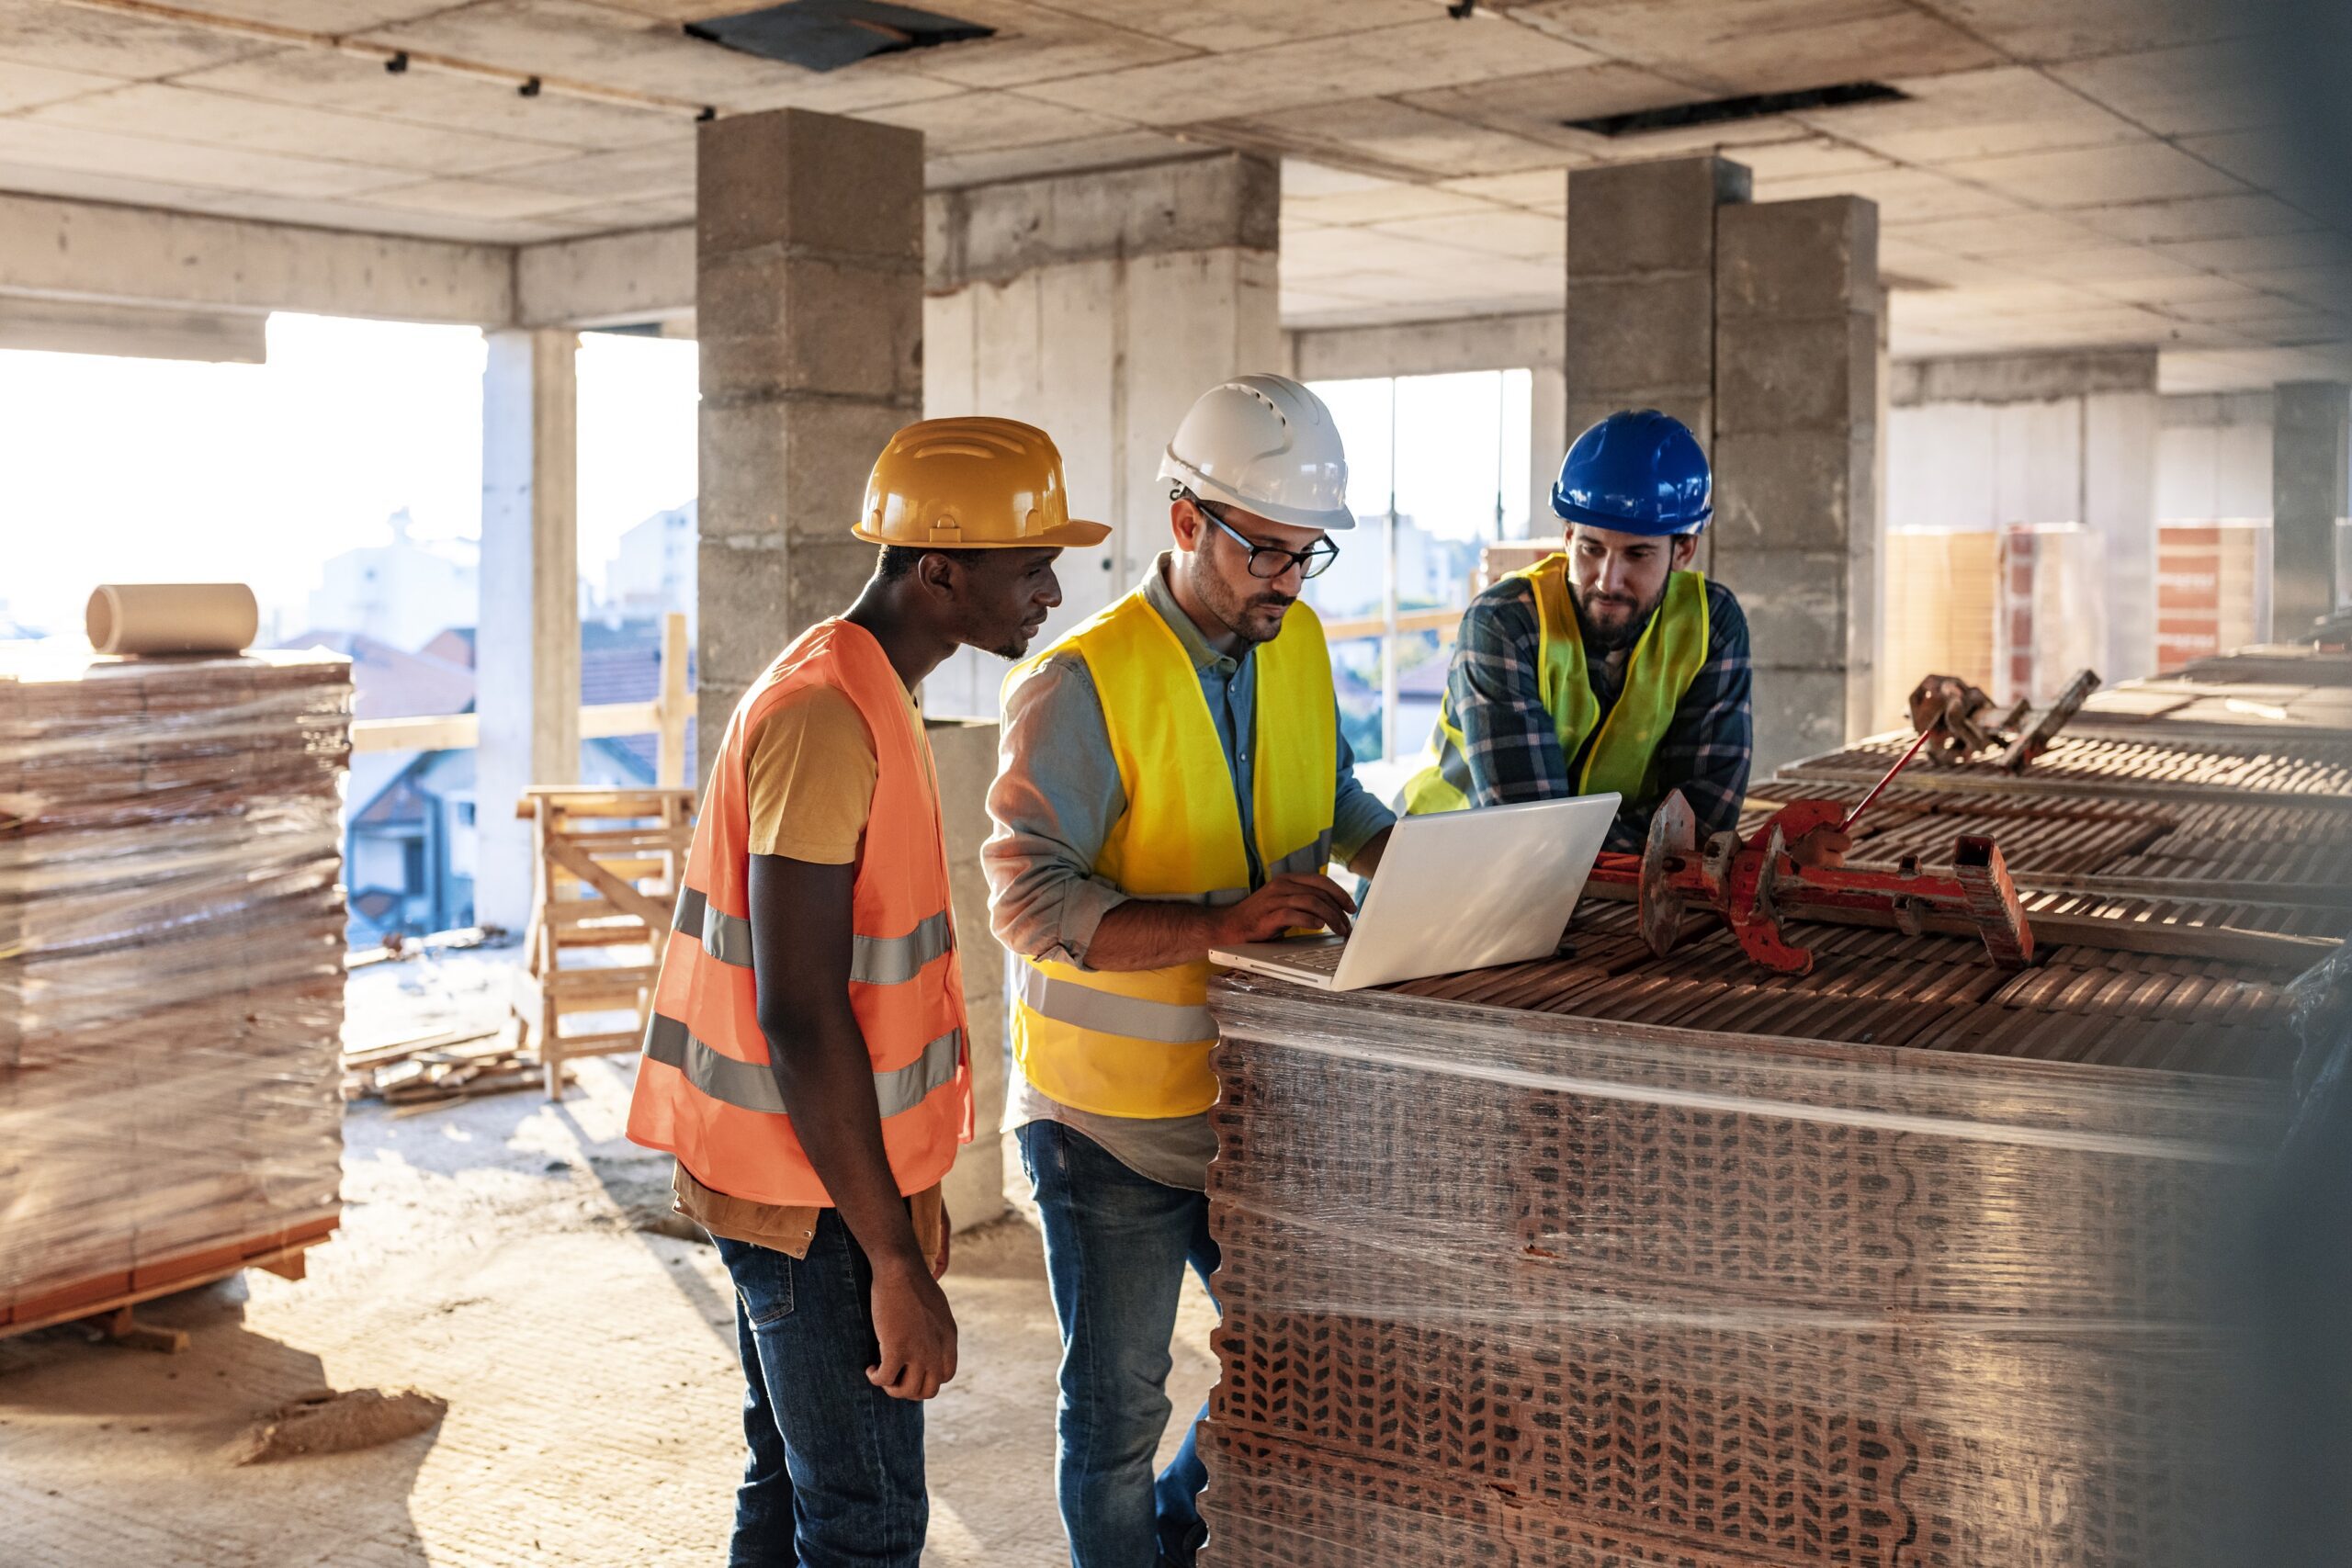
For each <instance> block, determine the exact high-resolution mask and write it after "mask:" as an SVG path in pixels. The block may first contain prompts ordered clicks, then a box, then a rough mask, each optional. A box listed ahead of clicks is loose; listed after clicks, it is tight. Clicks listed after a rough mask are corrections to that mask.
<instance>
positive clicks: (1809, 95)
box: [1560, 82, 1911, 137]
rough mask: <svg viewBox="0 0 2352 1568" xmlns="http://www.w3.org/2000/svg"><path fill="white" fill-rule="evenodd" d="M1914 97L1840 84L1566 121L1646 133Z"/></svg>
mask: <svg viewBox="0 0 2352 1568" xmlns="http://www.w3.org/2000/svg"><path fill="white" fill-rule="evenodd" d="M1909 96H1911V95H1910V94H1908V93H1905V92H1903V91H1901V90H1899V89H1897V88H1894V87H1890V86H1888V85H1886V84H1885V83H1883V82H1840V83H1838V85H1836V86H1832V87H1807V88H1804V90H1803V91H1801V92H1794V93H1749V94H1746V95H1744V96H1740V97H1736V98H1709V99H1707V100H1706V101H1705V102H1703V103H1696V104H1669V105H1668V106H1667V107H1664V108H1656V109H1635V110H1634V112H1633V113H1631V114H1605V115H1600V116H1598V117H1596V118H1592V119H1564V120H1562V121H1561V122H1560V123H1561V124H1562V125H1564V126H1566V127H1567V128H1568V129H1569V130H1589V131H1590V132H1592V133H1593V134H1594V135H1595V136H1610V137H1617V136H1640V135H1643V134H1644V133H1645V132H1648V131H1654V130H1689V129H1690V128H1691V127H1692V126H1697V125H1728V124H1730V123H1732V122H1734V121H1736V120H1743V119H1767V118H1770V117H1772V116H1773V115H1780V114H1796V113H1800V112H1802V111H1804V110H1806V109H1834V108H1843V107H1846V106H1847V105H1849V104H1893V103H1901V102H1903V101H1904V100H1905V99H1906V98H1908V97H1909Z"/></svg>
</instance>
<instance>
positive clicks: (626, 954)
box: [515, 785, 695, 1100]
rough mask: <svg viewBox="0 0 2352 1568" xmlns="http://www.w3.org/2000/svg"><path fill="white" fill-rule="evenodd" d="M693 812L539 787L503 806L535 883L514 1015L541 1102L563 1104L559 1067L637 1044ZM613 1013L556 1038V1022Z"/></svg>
mask: <svg viewBox="0 0 2352 1568" xmlns="http://www.w3.org/2000/svg"><path fill="white" fill-rule="evenodd" d="M694 806H695V795H694V791H692V790H689V789H599V788H586V787H577V786H552V785H550V786H542V787H538V788H534V789H528V790H526V791H524V792H523V798H522V800H521V801H520V802H519V803H518V804H517V805H516V807H515V815H516V816H518V817H521V818H525V819H526V820H527V821H529V822H530V823H531V825H532V826H531V837H532V843H533V846H534V849H535V854H534V862H535V865H536V881H535V884H534V886H533V888H532V894H531V921H530V926H529V929H528V930H527V931H526V933H525V936H524V967H523V970H522V972H521V974H520V975H518V976H517V977H516V993H517V994H516V998H515V1016H516V1018H517V1019H518V1020H520V1021H521V1024H522V1032H523V1038H524V1042H525V1043H526V1044H531V1045H535V1046H536V1048H537V1056H538V1060H539V1064H540V1066H541V1067H542V1068H543V1069H544V1072H545V1075H546V1080H547V1092H548V1099H549V1100H560V1099H562V1098H563V1064H564V1063H565V1062H567V1061H571V1060H572V1059H574V1058H577V1057H581V1056H602V1055H613V1054H615V1053H617V1052H622V1051H634V1050H636V1049H638V1048H639V1045H640V1044H641V1043H643V1041H644V1038H645V1024H646V1020H647V1018H648V1016H649V1015H650V1012H651V1010H652V1003H653V984H654V981H655V980H656V979H657V978H658V977H659V976H660V975H661V971H662V950H663V948H664V947H665V946H666V945H667V944H668V942H669V938H670V930H671V921H672V917H673V908H674V906H675V904H676V901H677V896H678V888H679V887H680V886H681V885H682V883H683V880H684V875H685V867H686V852H687V850H688V849H689V848H690V847H691V846H692V844H693V841H694V822H693V818H694ZM632 950H634V951H632ZM640 954H641V956H640ZM616 959H618V960H620V961H619V962H615V960H616ZM622 1013H626V1014H628V1015H629V1018H630V1020H631V1021H630V1022H629V1024H628V1026H627V1027H626V1028H618V1029H616V1028H610V1027H605V1028H601V1029H600V1028H594V1027H591V1028H590V1029H588V1030H586V1031H584V1032H577V1033H566V1032H564V1024H565V1021H566V1020H575V1021H576V1020H580V1019H598V1018H602V1019H604V1020H605V1021H606V1022H607V1023H609V1021H610V1019H611V1016H612V1015H616V1014H622Z"/></svg>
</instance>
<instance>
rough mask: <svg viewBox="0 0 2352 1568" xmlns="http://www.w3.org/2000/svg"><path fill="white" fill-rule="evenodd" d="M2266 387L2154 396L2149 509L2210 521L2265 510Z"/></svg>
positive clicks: (2164, 517) (2162, 518) (2163, 516)
mask: <svg viewBox="0 0 2352 1568" xmlns="http://www.w3.org/2000/svg"><path fill="white" fill-rule="evenodd" d="M2270 403H2271V398H2270V394H2269V393H2268V392H2206V393H2197V394H2191V395H2187V396H2178V397H2168V398H2165V399H2162V400H2160V401H2159V404H2158V409H2157V415H2158V419H2159V421H2160V423H2161V429H2160V430H2159V431H2158V433H2157V436H2156V517H2157V520H2158V521H2159V523H2162V522H2167V521H2170V520H2172V519H2175V518H2179V519H2184V520H2194V521H2198V522H2205V521H2210V520H2211V519H2214V518H2230V517H2245V518H2260V519H2263V520H2265V521H2267V520H2268V518H2269V516H2270V481H2271V473H2270Z"/></svg>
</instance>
